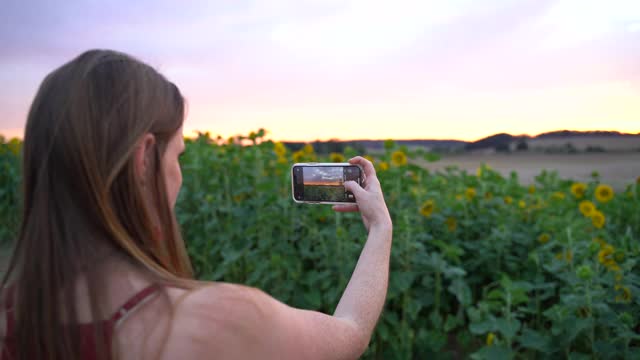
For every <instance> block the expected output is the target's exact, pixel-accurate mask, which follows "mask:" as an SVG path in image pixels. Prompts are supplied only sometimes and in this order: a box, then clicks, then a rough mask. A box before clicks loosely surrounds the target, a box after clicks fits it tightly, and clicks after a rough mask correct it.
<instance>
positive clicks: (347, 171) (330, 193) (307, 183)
mask: <svg viewBox="0 0 640 360" xmlns="http://www.w3.org/2000/svg"><path fill="white" fill-rule="evenodd" d="M359 179H360V168H358V167H357V166H304V167H302V181H301V182H302V185H303V186H302V189H301V190H302V194H303V199H304V201H314V202H316V201H317V202H355V197H354V196H353V194H352V193H351V192H349V191H346V189H345V188H344V182H345V181H356V182H358V183H359V182H360V181H359Z"/></svg>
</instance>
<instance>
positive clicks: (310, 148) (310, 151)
mask: <svg viewBox="0 0 640 360" xmlns="http://www.w3.org/2000/svg"><path fill="white" fill-rule="evenodd" d="M302 152H304V154H305V155H311V154H313V152H314V150H313V145H311V144H307V145H305V146H304V147H303V148H302Z"/></svg>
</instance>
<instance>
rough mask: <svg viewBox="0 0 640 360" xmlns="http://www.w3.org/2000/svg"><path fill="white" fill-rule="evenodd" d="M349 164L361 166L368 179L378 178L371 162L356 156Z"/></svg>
mask: <svg viewBox="0 0 640 360" xmlns="http://www.w3.org/2000/svg"><path fill="white" fill-rule="evenodd" d="M349 164H354V165H360V166H362V169H363V170H364V175H365V176H366V177H367V178H370V177H375V176H376V169H375V168H374V167H373V164H372V163H371V161H369V160H367V159H365V158H363V157H362V156H356V157H354V158H352V159H350V160H349Z"/></svg>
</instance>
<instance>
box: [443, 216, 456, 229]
mask: <svg viewBox="0 0 640 360" xmlns="http://www.w3.org/2000/svg"><path fill="white" fill-rule="evenodd" d="M445 224H447V229H449V231H450V232H455V231H456V229H457V228H458V222H457V221H456V218H454V217H448V218H447V220H445Z"/></svg>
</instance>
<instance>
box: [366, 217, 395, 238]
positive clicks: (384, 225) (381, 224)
mask: <svg viewBox="0 0 640 360" xmlns="http://www.w3.org/2000/svg"><path fill="white" fill-rule="evenodd" d="M392 232H393V224H392V222H391V219H388V220H383V221H378V222H375V223H372V224H371V225H370V226H369V233H377V234H388V235H389V236H390V235H391V234H392Z"/></svg>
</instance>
